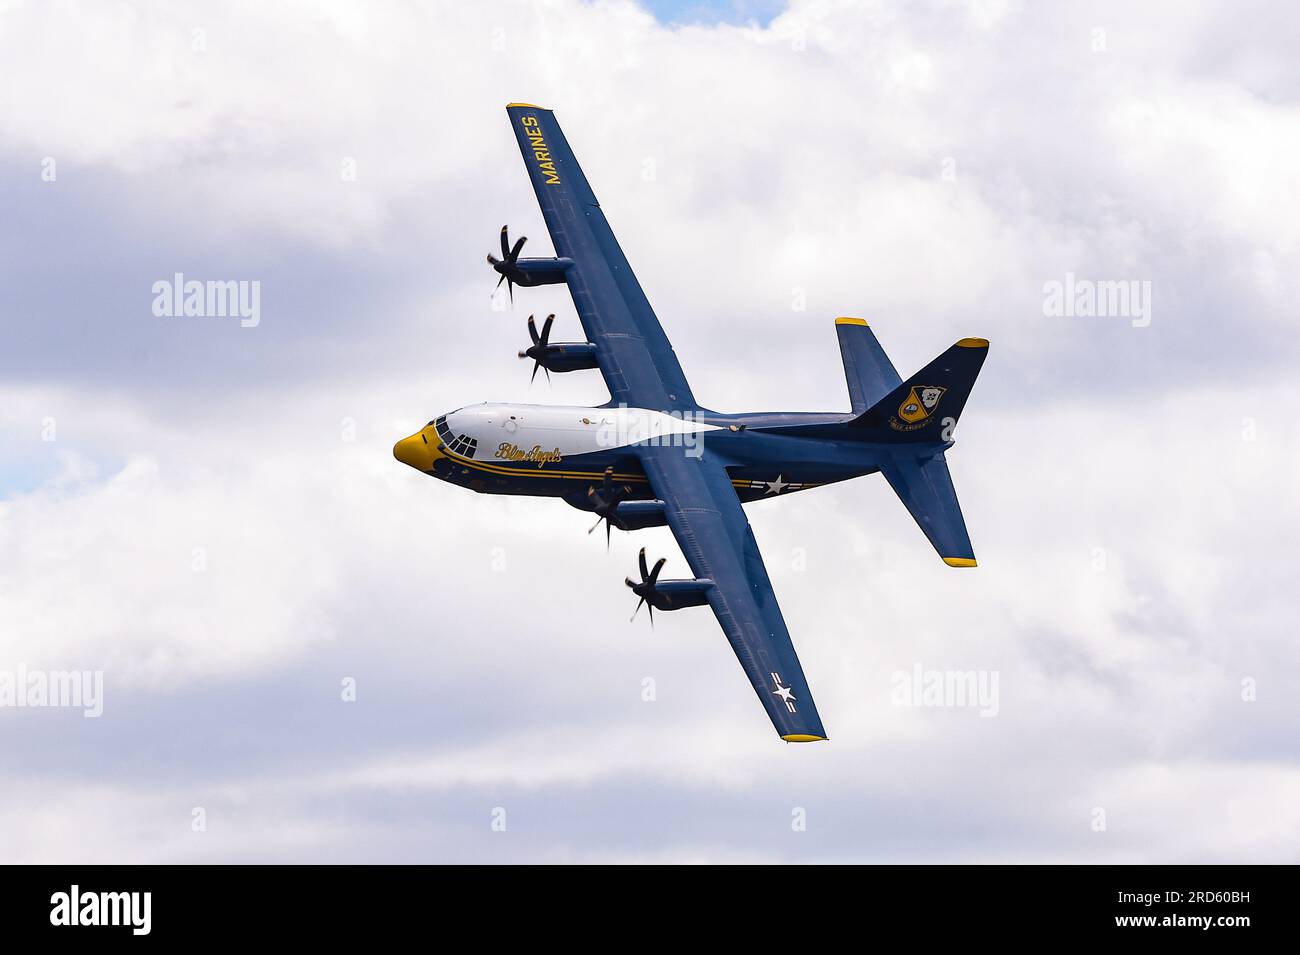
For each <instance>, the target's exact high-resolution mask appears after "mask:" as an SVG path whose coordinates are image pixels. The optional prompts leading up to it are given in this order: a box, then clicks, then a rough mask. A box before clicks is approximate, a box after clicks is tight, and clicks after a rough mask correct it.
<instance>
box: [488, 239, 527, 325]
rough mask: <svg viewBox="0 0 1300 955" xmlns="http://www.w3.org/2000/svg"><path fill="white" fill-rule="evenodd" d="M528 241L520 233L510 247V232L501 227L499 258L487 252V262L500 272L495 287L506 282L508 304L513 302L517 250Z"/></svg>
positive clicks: (517, 257) (517, 259) (517, 258)
mask: <svg viewBox="0 0 1300 955" xmlns="http://www.w3.org/2000/svg"><path fill="white" fill-rule="evenodd" d="M527 241H528V236H526V235H521V236H520V237H519V241H518V242H516V243H515V245H514V248H511V247H510V232H509V227H508V226H502V227H501V258H499V259H498V258H497V257H496V256H495V255H493V254H492V253H491V252H489V253H488V257H487V260H488V264H489V265H491V266H492V268H494V269H496V270H497V271H498V272H500V273H501V278H499V279H497V288H500V287H501V283H502V282H508V283H509V284H508V285H507V286H506V288H507V290H508V291H509V292H510V304H511V305H513V304H514V303H515V280H514V275H515V273H516V272H517V271H518V266H517V265H516V263H517V262H518V261H519V250H520V249H522V248H523V247H524V243H525V242H527Z"/></svg>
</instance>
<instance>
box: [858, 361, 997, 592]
mask: <svg viewBox="0 0 1300 955" xmlns="http://www.w3.org/2000/svg"><path fill="white" fill-rule="evenodd" d="M988 350H989V343H988V342H987V341H986V340H985V339H983V338H963V339H962V340H961V341H959V342H958V343H957V344H955V345H953V346H952V347H951V348H949V349H948V350H947V351H946V352H944V353H943V354H942V355H940V356H939V357H938V358H936V359H935V360H934V361H932V362H930V364H928V365H926V366H925V367H924V368H922V369H921V370H920V371H918V372H917V373H916V374H915V375H913V376H912V377H911V378H909V379H907V381H905V382H903V383H902V384H900V385H899V386H898V387H897V388H895V389H894V390H893V391H891V392H890V393H889V394H887V395H886V396H885V397H884V398H881V399H880V400H879V401H878V402H876V403H875V404H874V405H872V406H871V408H869V409H868V410H867V411H866V412H864V413H863V414H861V415H859V416H858V417H857V418H855V419H853V421H851V422H849V427H850V428H857V429H861V431H860V433H861V434H862V435H863V437H867V436H868V435H869V440H872V441H880V442H883V443H887V444H897V445H900V447H898V448H897V449H896V450H895V452H894V453H893V454H892V455H891V457H890V459H889V460H888V461H887V462H886V463H884V464H882V465H881V468H880V470H881V471H882V472H883V473H884V475H885V479H886V480H888V481H889V486H890V487H892V488H893V489H894V493H895V494H897V495H898V499H899V500H900V501H902V502H903V505H904V506H905V507H906V508H907V510H908V513H910V514H911V515H912V517H913V519H914V520H915V521H916V523H917V524H918V525H919V526H920V528H921V530H922V531H923V532H924V533H925V536H926V537H927V538H929V540H930V543H931V544H933V545H934V549H935V550H937V551H938V552H939V556H940V557H942V558H943V562H944V563H945V564H947V565H948V566H949V567H974V566H975V551H974V549H973V548H972V547H971V543H970V535H969V534H968V533H967V532H966V521H965V520H964V519H963V518H962V515H961V505H960V504H959V503H958V502H957V492H956V490H954V489H953V486H952V477H951V476H950V475H949V474H948V463H947V461H945V460H944V455H943V448H942V446H943V445H946V444H948V443H950V442H951V440H952V429H953V427H954V426H955V425H956V424H957V419H958V418H959V417H961V412H962V409H963V408H965V407H966V399H967V398H969V397H970V392H971V388H972V387H973V386H974V384H975V378H976V376H978V375H979V373H980V368H981V367H983V365H984V358H985V357H986V356H987V355H988ZM924 443H932V444H934V445H935V450H934V452H933V453H932V454H927V450H928V449H926V448H924V447H921V446H919V445H923V444H924ZM909 446H910V447H909Z"/></svg>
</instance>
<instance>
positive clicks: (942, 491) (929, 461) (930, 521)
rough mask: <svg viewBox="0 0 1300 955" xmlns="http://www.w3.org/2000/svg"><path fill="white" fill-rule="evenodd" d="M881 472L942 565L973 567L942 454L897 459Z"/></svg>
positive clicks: (957, 505) (959, 508)
mask: <svg viewBox="0 0 1300 955" xmlns="http://www.w3.org/2000/svg"><path fill="white" fill-rule="evenodd" d="M880 470H881V472H883V473H884V475H885V478H886V480H888V481H889V486H890V487H892V488H893V489H894V493H896V494H897V495H898V499H899V500H900V501H902V502H903V504H904V506H906V508H907V510H908V512H909V513H910V514H911V515H912V517H913V518H915V520H916V523H917V524H918V525H920V528H921V530H922V531H924V532H925V536H926V537H928V538H929V539H930V543H931V544H933V545H934V549H935V550H937V551H938V552H939V556H940V557H942V558H943V562H944V563H945V564H947V565H948V566H949V567H974V566H975V551H974V550H973V549H972V548H971V543H970V535H969V534H967V533H966V522H965V520H963V519H962V516H961V505H960V504H958V503H957V492H956V490H955V489H954V488H953V486H952V477H951V476H950V475H949V474H948V463H947V462H946V461H945V460H944V457H943V454H942V453H939V454H936V455H935V456H934V457H932V458H922V459H920V460H917V459H915V458H906V457H899V458H897V459H896V460H894V461H892V462H891V463H889V464H886V465H885V466H884V467H882V468H881V469H880Z"/></svg>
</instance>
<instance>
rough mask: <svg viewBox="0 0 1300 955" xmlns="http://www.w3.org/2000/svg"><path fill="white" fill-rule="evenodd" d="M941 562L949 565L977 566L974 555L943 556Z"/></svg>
mask: <svg viewBox="0 0 1300 955" xmlns="http://www.w3.org/2000/svg"><path fill="white" fill-rule="evenodd" d="M943 562H944V563H945V564H947V565H948V566H949V567H978V566H979V564H977V563H975V558H974V557H945V558H944V559H943Z"/></svg>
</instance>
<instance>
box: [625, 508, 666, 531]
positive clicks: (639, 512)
mask: <svg viewBox="0 0 1300 955" xmlns="http://www.w3.org/2000/svg"><path fill="white" fill-rule="evenodd" d="M667 523H668V518H667V517H666V516H665V514H664V502H663V501H622V502H620V503H619V504H618V505H617V506H616V507H615V508H614V525H615V526H616V527H620V528H622V529H623V530H625V531H639V530H641V529H642V528H643V527H663V526H664V525H665V524H667Z"/></svg>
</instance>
